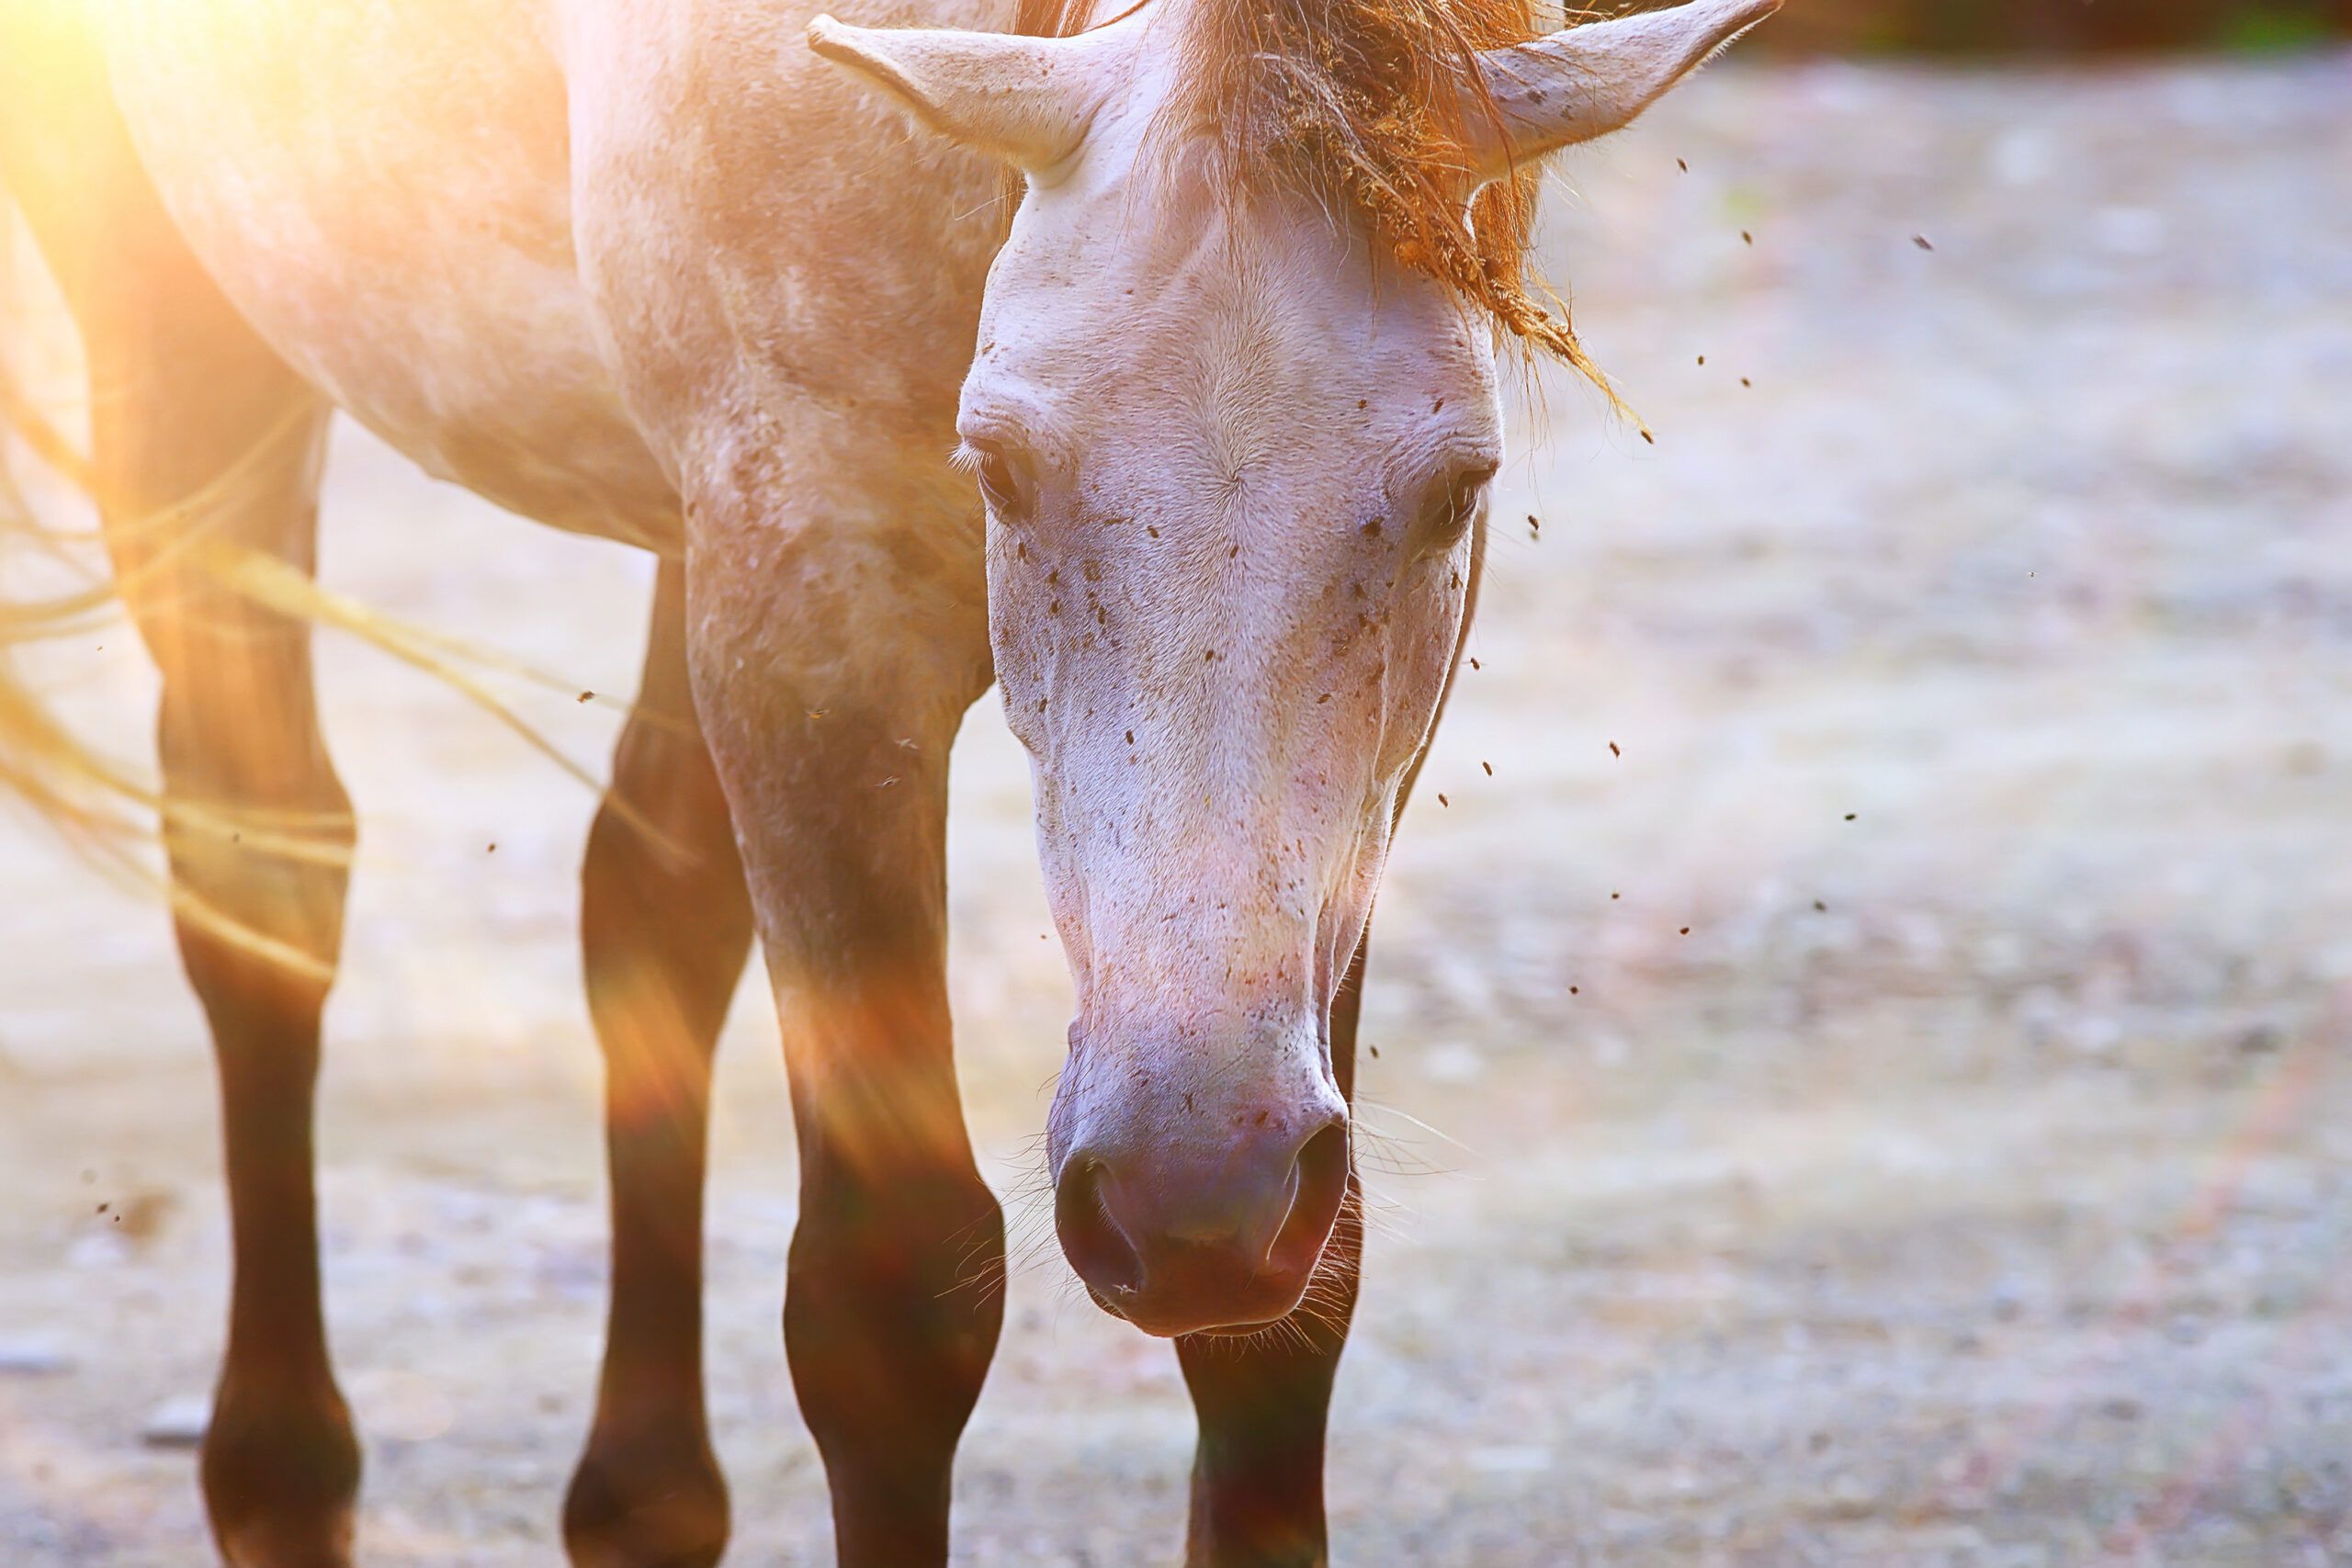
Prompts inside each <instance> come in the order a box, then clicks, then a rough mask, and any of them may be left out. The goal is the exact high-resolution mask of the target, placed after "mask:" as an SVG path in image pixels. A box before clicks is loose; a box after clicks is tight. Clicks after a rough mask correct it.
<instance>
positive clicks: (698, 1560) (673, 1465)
mask: <svg viewBox="0 0 2352 1568" xmlns="http://www.w3.org/2000/svg"><path fill="white" fill-rule="evenodd" d="M727 1525H728V1520H727V1483H726V1482H725V1481H723V1480H721V1479H720V1477H719V1473H718V1461H717V1460H716V1459H715V1458H713V1457H712V1455H711V1452H710V1449H709V1446H708V1445H707V1444H706V1443H702V1442H699V1441H697V1442H695V1443H694V1444H692V1445H690V1446H684V1445H680V1444H679V1443H677V1442H675V1441H658V1442H645V1441H637V1442H631V1441H628V1440H625V1439H624V1440H619V1441H605V1440H602V1439H597V1438H592V1439H590V1443H589V1448H588V1452H587V1453H586V1454H585V1455H584V1456H582V1459H581V1461H580V1469H579V1471H578V1472H576V1473H574V1474H573V1476H572V1478H571V1491H570V1492H569V1493H568V1494H567V1495H565V1497H564V1500H563V1545H564V1550H565V1551H566V1552H567V1553H568V1554H569V1555H570V1556H571V1563H572V1568H713V1565H714V1564H715V1563H717V1562H718V1559H719V1557H720V1555H721V1554H722V1553H723V1552H724V1551H726V1550H727Z"/></svg>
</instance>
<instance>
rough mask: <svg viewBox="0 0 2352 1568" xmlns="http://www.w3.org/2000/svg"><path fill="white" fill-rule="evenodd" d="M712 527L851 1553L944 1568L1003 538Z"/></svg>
mask: <svg viewBox="0 0 2352 1568" xmlns="http://www.w3.org/2000/svg"><path fill="white" fill-rule="evenodd" d="M851 504H854V498H853V500H852V502H851ZM698 524H699V525H698V528H697V536H696V547H695V554H694V556H693V557H692V558H691V559H690V570H691V575H692V580H693V585H694V594H693V598H694V626H695V635H694V639H693V656H694V669H695V695H696V699H697V701H698V703H699V705H700V706H701V708H702V713H703V720H704V725H705V728H706V729H707V732H708V733H709V736H710V739H711V749H712V752H713V755H714V756H715V758H716V759H717V761H718V767H719V772H720V775H721V777H722V778H723V779H724V780H725V781H726V785H727V793H728V798H729V804H730V805H731V806H732V807H733V809H734V816H735V821H736V824H737V829H738V833H739V837H740V839H741V844H742V848H743V853H744V861H745V865H746V869H747V871H748V873H749V876H750V881H751V887H752V905H753V908H755V910H756V911H757V917H758V924H759V931H760V937H761V942H762V944H763V951H764V953H765V956H766V959H767V963H768V967H769V973H770V976H771V978H772V980H773V981H774V983H775V997H776V1007H777V1013H778V1017H779V1020H780V1021H781V1023H782V1030H783V1037H784V1047H785V1056H786V1069H787V1073H788V1076H789V1077H790V1081H791V1088H792V1102H793V1112H794V1119H795V1122H796V1123H797V1127H798V1132H799V1149H800V1217H799V1223H798V1225H797V1229H796V1231H795V1233H794V1235H793V1240H792V1248H791V1258H790V1265H789V1280H788V1282H787V1286H786V1299H785V1311H784V1329H785V1344H786V1355H787V1359H788V1360H789V1361H790V1364H791V1368H792V1377H793V1383H794V1386H795V1389H796V1391H797V1393H798V1396H799V1400H800V1407H801V1410H802V1412H803V1413H804V1415H805V1416H807V1418H808V1422H809V1431H810V1433H811V1434H812V1435H813V1436H814V1437H815V1438H816V1440H817V1446H818V1449H819V1450H820V1453H821V1454H822V1455H823V1457H824V1461H825V1469H826V1476H827V1480H828V1483H829V1484H830V1486H831V1493H832V1508H833V1521H834V1528H835V1534H836V1539H837V1541H838V1550H839V1553H840V1562H841V1563H842V1565H843V1568H925V1565H937V1564H940V1563H944V1562H945V1561H946V1555H947V1509H948V1482H949V1471H950V1467H951V1465H952V1462H953V1460H954V1456H955V1450H956V1440H957V1438H959V1437H960V1436H961V1434H962V1431H963V1427H964V1423H965V1421H966V1420H967V1417H968V1416H970V1414H971V1410H972V1405H973V1403H974V1401H975V1400H976V1399H977V1398H978V1394H979V1389H980V1383H981V1380H982V1379H983V1377H984V1376H985V1375H986V1373H987V1370H988V1364H989V1358H990V1356H991V1355H992V1354H993V1352H994V1349H995V1346H996V1339H997V1332H998V1329H999V1326H1000V1325H1001V1320H1002V1304H1001V1297H1000V1295H999V1293H998V1292H999V1288H1000V1286H1001V1278H1000V1276H1001V1269H1002V1258H1003V1247H1004V1240H1003V1225H1002V1220H1001V1215H1000V1213H999V1211H998V1208H997V1203H996V1200H995V1198H994V1196H993V1195H992V1194H991V1193H990V1192H989V1189H988V1187H987V1185H986V1184H985V1183H983V1182H982V1181H981V1179H980V1177H979V1173H978V1168H977V1166H976V1164H975V1162H974V1159H973V1155H972V1148H971V1144H970V1141H969V1139H968V1137H967V1134H966V1130H965V1126H964V1118H963V1111H962V1107H961V1105H960V1103H959V1101H958V1099H957V1093H956V1074H955V1064H954V1060H953V1055H952V1051H951V1042H950V1032H949V1024H948V1012H947V990H946V874H945V849H946V831H945V829H946V804H947V753H948V747H949V745H950V743H951V742H952V740H953V739H954V738H955V733H956V726H957V724H958V722H959V721H960V719H961V716H962V714H963V711H964V709H965V708H966V707H967V706H968V705H970V704H971V702H972V701H973V700H974V699H975V698H976V697H977V696H978V694H980V693H981V692H982V691H983V690H985V689H986V687H987V684H988V680H989V666H988V648H987V641H986V634H985V625H984V619H983V611H982V609H981V607H980V605H979V604H978V570H977V568H978V562H977V560H973V561H970V562H968V563H959V565H961V566H963V567H967V568H968V570H954V571H941V570H936V569H937V568H938V566H939V564H940V563H939V561H938V556H939V553H940V550H941V546H940V544H939V542H938V541H939V540H940V539H941V538H942V537H953V536H954V535H953V533H952V530H953V529H954V528H955V526H956V520H955V519H953V518H948V519H941V520H935V521H934V520H931V519H924V520H922V523H921V524H918V525H913V526H909V527H906V528H905V529H903V531H901V532H899V533H897V534H895V535H885V536H881V537H876V536H873V535H871V534H869V533H866V532H847V531H845V532H836V533H832V534H831V535H830V536H821V537H820V536H818V535H817V530H814V529H788V530H787V529H783V528H771V527H765V526H761V525H756V524H752V525H743V531H742V532H741V533H730V532H729V529H728V526H727V524H726V521H725V519H724V517H723V514H720V513H719V509H718V507H715V506H714V507H708V508H704V509H701V515H700V518H699V519H698ZM966 593H968V594H969V597H965V596H963V595H964V594H966Z"/></svg>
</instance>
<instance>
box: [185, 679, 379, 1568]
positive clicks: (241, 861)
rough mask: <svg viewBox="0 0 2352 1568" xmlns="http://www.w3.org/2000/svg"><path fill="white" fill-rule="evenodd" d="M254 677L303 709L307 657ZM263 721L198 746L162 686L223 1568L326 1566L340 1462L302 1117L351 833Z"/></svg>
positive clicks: (190, 715) (290, 739)
mask: <svg viewBox="0 0 2352 1568" xmlns="http://www.w3.org/2000/svg"><path fill="white" fill-rule="evenodd" d="M245 646H246V651H247V652H248V653H251V652H253V651H254V650H255V649H257V648H260V647H266V643H248V644H246V645H245ZM271 676H272V682H271V683H272V684H275V683H277V682H286V683H287V684H288V685H291V686H292V687H293V688H294V691H295V694H298V695H299V696H300V699H301V701H300V706H301V707H303V708H304V709H307V703H308V698H309V682H308V668H307V661H306V660H297V659H294V658H291V657H288V658H287V659H285V660H279V661H277V666H276V668H275V669H273V671H271ZM206 706H207V705H206V704H205V703H203V702H201V701H191V700H190V699H189V698H188V697H187V695H186V694H184V693H182V692H180V691H177V690H175V686H174V684H173V683H172V682H171V680H170V678H169V677H167V679H166V684H165V688H164V725H163V732H164V774H165V778H166V781H167V786H168V790H169V796H170V799H171V800H172V803H173V806H174V808H175V812H187V811H188V810H189V809H190V808H195V810H194V815H193V816H192V817H187V818H175V820H174V821H173V822H172V823H171V824H170V825H169V826H168V827H167V830H166V841H167V843H168V844H169V846H170V850H171V859H172V869H173V882H174V886H175V892H176V893H177V894H178V895H179V896H180V897H182V898H184V899H186V900H187V901H188V902H187V903H186V904H185V905H184V906H183V910H182V914H181V917H180V919H179V938H180V951H181V954H182V958H183V961H184V962H185V964H186V965H187V973H188V977H189V979H190V981H191V982H192V983H193V985H194V987H195V989H196V992H197V995H198V998H200V999H201V1001H202V1002H203V1004H204V1009H205V1012H206V1015H207V1017H208V1019H209V1021H210V1023H211V1026H212V1036H213V1042H214V1048H215V1051H216V1053H217V1057H218V1066H219V1070H220V1100H221V1123H222V1133H223V1136H224V1142H225V1146H226V1163H227V1174H228V1187H229V1209H230V1222H231V1231H232V1244H233V1257H234V1269H235V1272H234V1276H233V1280H232V1288H231V1292H230V1306H229V1340H228V1348H227V1353H226V1355H225V1357H224V1359H223V1360H222V1365H221V1373H220V1387H219V1389H218V1391H217V1393H216V1395H215V1398H214V1405H213V1413H212V1418H211V1421H210V1423H209V1427H208V1429H207V1431H206V1434H205V1439H204V1450H203V1456H202V1465H201V1469H202V1475H203V1483H204V1495H205V1501H206V1504H207V1506H208V1508H209V1513H210V1516H211V1519H212V1527H213V1531H214V1534H215V1536H216V1538H217V1539H218V1540H219V1541H220V1548H221V1551H222V1552H223V1554H224V1555H225V1556H226V1557H227V1558H228V1560H229V1561H230V1562H232V1563H233V1564H236V1565H237V1568H339V1565H341V1564H343V1563H345V1562H348V1561H349V1556H350V1551H351V1535H352V1505H353V1500H354V1498H355V1497H356V1495H357V1491H358V1485H359V1449H358V1444H357V1441H356V1438H354V1437H353V1435H352V1429H351V1417H350V1414H349V1412H348V1410H347V1409H346V1408H345V1404H344V1401H343V1397H342V1395H341V1393H339V1392H338V1391H337V1390H336V1387H335V1382H334V1371H333V1370H332V1366H331V1364H330V1360H329V1357H328V1351H327V1340H326V1326H325V1321H324V1317H323V1314H322V1308H321V1303H320V1290H319V1249H318V1219H317V1209H316V1201H315V1196H314V1191H313V1187H312V1168H313V1155H312V1148H311V1102H312V1098H313V1089H314V1086H315V1083H316V1079H317V1076H318V1066H319V1017H320V1013H321V1010H322V1008H323V1006H324V1004H325V1001H326V995H327V987H328V984H329V981H330V978H331V976H332V973H333V965H334V959H335V953H336V949H337V947H338V946H339V943H340V939H341V927H342V910H343V897H344V888H345V866H344V864H343V863H342V858H341V857H342V856H344V855H345V854H347V852H348V850H349V846H350V843H351V835H350V824H349V818H348V807H347V805H346V803H345V799H344V795H343V791H342V788H341V786H340V785H339V784H337V783H336V782H335V779H334V773H332V771H331V770H329V769H328V768H327V767H326V764H325V759H324V756H323V753H322V752H320V751H318V750H317V749H316V743H315V742H316V737H315V735H311V734H293V733H288V732H287V731H285V730H282V729H277V728H276V727H274V726H273V725H272V724H271V723H270V722H269V714H268V711H267V710H268V709H269V708H270V707H271V706H272V705H270V704H255V703H254V702H252V701H251V700H250V699H247V700H244V701H243V702H241V703H240V704H239V707H240V709H241V711H240V712H239V714H238V716H237V718H236V719H235V720H234V721H230V720H229V719H228V717H227V715H226V713H225V711H215V712H213V713H212V714H211V715H210V718H211V719H213V720H216V721H219V722H222V723H231V722H233V724H234V725H235V726H236V727H237V728H236V733H235V738H234V741H233V742H232V740H230V739H228V738H226V737H224V736H223V735H221V734H218V733H216V734H212V735H209V736H204V735H198V734H197V733H194V732H195V731H196V730H197V729H198V728H201V727H200V726H199V724H198V720H199V719H200V718H203V717H204V716H205V715H204V709H205V707H206ZM296 728H298V729H300V728H304V727H302V726H297V727H296ZM274 730H275V733H273V731H274ZM241 748H242V749H243V750H244V751H245V752H246V753H248V754H247V755H246V756H245V757H244V758H243V761H236V760H235V759H233V758H232V757H231V755H230V753H232V752H234V751H237V750H240V749H241ZM262 752H267V753H268V754H269V761H267V762H266V763H264V764H262V765H261V767H260V768H257V769H255V770H254V772H255V773H256V775H258V773H260V772H263V771H268V770H273V769H274V770H275V773H274V777H273V778H272V780H271V786H270V787H269V789H268V790H267V792H266V794H264V793H263V792H262V791H260V790H259V789H255V788H243V789H241V788H235V787H228V786H232V785H233V784H235V783H236V780H235V774H236V773H238V772H240V771H243V770H244V767H245V764H246V763H249V762H251V761H253V759H254V757H255V756H258V755H259V754H260V753H262ZM247 782H250V781H247ZM241 823H242V824H243V826H240V824H241Z"/></svg>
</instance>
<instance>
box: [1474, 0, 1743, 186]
mask: <svg viewBox="0 0 2352 1568" xmlns="http://www.w3.org/2000/svg"><path fill="white" fill-rule="evenodd" d="M1780 8H1781V0H1698V3H1697V4H1695V5H1690V6H1677V7H1675V8H1674V9H1673V10H1670V11H1649V12H1645V13H1644V14H1642V15H1640V16H1634V17H1619V18H1617V19H1616V20H1614V21H1609V22H1593V23H1589V24H1588V25H1587V26H1584V27H1580V28H1568V29H1567V30H1566V31H1565V32H1556V33H1554V34H1552V35H1551V36H1550V37H1548V38H1540V39H1535V40H1534V41H1533V42H1532V43H1522V44H1516V45H1513V46H1512V47H1510V48H1509V49H1493V50H1488V51H1487V52H1486V53H1484V54H1482V55H1481V56H1479V71H1480V73H1481V75H1482V76H1483V77H1484V78H1485V82H1486V88H1487V97H1488V98H1490V99H1491V100H1492V104H1493V107H1492V108H1491V109H1490V108H1489V107H1487V104H1485V103H1480V102H1476V101H1475V100H1474V101H1473V102H1471V103H1469V104H1467V105H1465V106H1464V116H1463V122H1464V126H1465V127H1466V128H1467V131H1468V135H1469V138H1470V142H1471V147H1470V151H1471V156H1472V161H1473V169H1474V173H1475V174H1476V176H1477V178H1478V179H1479V180H1480V181H1481V182H1482V183H1483V182H1485V181H1487V180H1495V179H1500V178H1501V177H1502V176H1503V175H1506V174H1508V173H1509V172H1510V169H1511V168H1512V166H1513V165H1515V164H1525V163H1528V162H1530V161H1532V160H1533V159H1536V158H1540V157H1542V156H1543V155H1544V153H1546V152H1556V151H1558V150H1559V149H1560V148H1563V147H1566V146H1569V145H1572V144H1573V143H1576V142H1578V141H1591V140H1592V139H1593V138H1594V137H1596V136H1606V135H1608V134H1609V133H1610V132H1611V131H1612V130H1623V128H1624V127H1626V126H1628V125H1631V124H1632V123H1633V122H1634V118H1635V117H1636V116H1638V115H1640V113H1641V112H1642V111H1643V110H1644V109H1645V108H1647V107H1650V105H1652V104H1654V103H1656V102H1657V100H1658V99H1659V98H1661V97H1663V96H1666V91H1667V89H1668V88H1669V87H1671V86H1673V85H1675V84H1676V83H1677V82H1679V81H1680V80H1682V78H1683V77H1685V76H1687V75H1689V74H1690V73H1691V72H1692V71H1694V70H1696V69H1697V68H1698V67H1699V66H1700V65H1701V64H1702V63H1704V62H1705V61H1706V60H1707V58H1708V56H1710V55H1712V54H1713V53H1714V52H1715V51H1717V50H1719V49H1722V48H1723V47H1724V45H1726V44H1728V43H1730V42H1731V41H1732V40H1733V39H1736V38H1737V37H1739V35H1740V34H1742V33H1744V32H1746V31H1747V29H1748V28H1752V27H1754V26H1755V25H1756V24H1757V23H1758V22H1760V21H1762V20H1763V19H1764V18H1765V17H1769V16H1770V15H1771V14H1772V13H1773V12H1775V11H1777V10H1779V9H1780Z"/></svg>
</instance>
